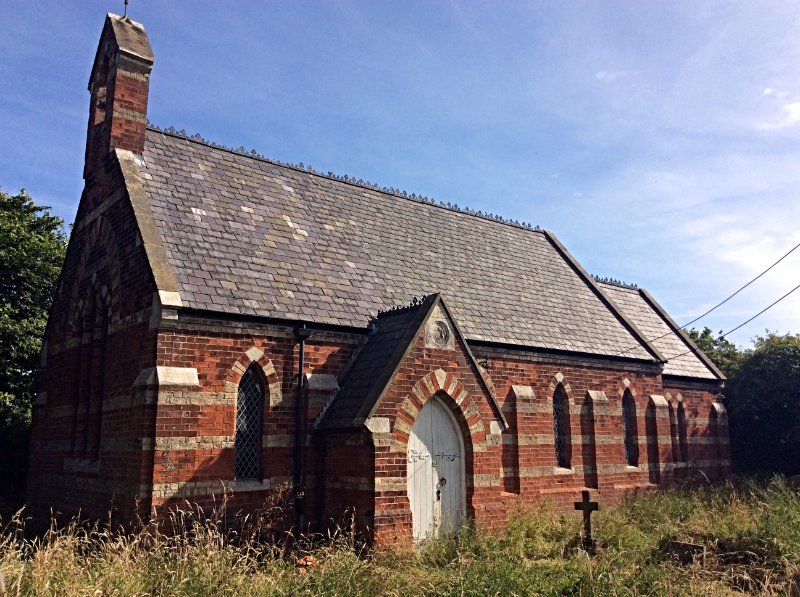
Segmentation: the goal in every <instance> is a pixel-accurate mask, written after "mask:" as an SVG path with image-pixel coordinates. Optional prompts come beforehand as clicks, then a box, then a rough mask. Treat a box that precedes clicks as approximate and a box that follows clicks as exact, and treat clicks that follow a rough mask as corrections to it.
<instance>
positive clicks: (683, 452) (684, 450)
mask: <svg viewBox="0 0 800 597" xmlns="http://www.w3.org/2000/svg"><path fill="white" fill-rule="evenodd" d="M678 445H679V446H680V458H681V462H686V461H687V460H689V446H688V445H687V441H686V411H685V410H684V409H683V404H679V405H678Z"/></svg>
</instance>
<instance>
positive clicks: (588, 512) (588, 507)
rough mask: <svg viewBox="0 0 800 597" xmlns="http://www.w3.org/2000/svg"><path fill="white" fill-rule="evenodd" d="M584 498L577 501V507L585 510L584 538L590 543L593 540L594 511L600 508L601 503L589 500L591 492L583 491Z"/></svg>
mask: <svg viewBox="0 0 800 597" xmlns="http://www.w3.org/2000/svg"><path fill="white" fill-rule="evenodd" d="M581 495H582V496H583V499H582V500H581V501H580V502H575V509H576V510H582V511H583V540H584V542H585V543H586V544H587V545H588V544H591V542H592V512H595V511H599V510H600V504H598V503H597V502H590V501H589V492H588V491H585V490H584V491H582V492H581Z"/></svg>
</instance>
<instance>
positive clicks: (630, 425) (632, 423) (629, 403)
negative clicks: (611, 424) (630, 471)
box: [622, 391, 639, 466]
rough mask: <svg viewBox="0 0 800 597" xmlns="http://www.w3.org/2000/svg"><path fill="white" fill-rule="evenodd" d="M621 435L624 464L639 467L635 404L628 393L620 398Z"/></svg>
mask: <svg viewBox="0 0 800 597" xmlns="http://www.w3.org/2000/svg"><path fill="white" fill-rule="evenodd" d="M622 435H623V438H624V442H625V462H627V463H628V466H638V465H639V437H638V435H639V434H638V432H637V429H636V402H634V400H633V395H632V394H631V393H630V391H626V392H625V394H624V395H623V396H622Z"/></svg>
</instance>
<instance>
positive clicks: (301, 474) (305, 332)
mask: <svg viewBox="0 0 800 597" xmlns="http://www.w3.org/2000/svg"><path fill="white" fill-rule="evenodd" d="M294 333H295V336H296V337H297V340H298V342H300V363H299V366H298V373H297V408H296V411H297V413H296V414H297V419H296V422H295V429H296V433H295V443H294V497H295V508H296V510H297V531H298V533H302V532H303V531H304V529H305V526H306V512H305V504H304V502H305V496H304V495H303V494H304V493H305V483H306V478H305V462H304V459H305V456H304V452H305V445H306V441H305V440H306V434H305V421H306V409H305V395H304V393H303V367H304V366H305V352H306V340H308V337H309V336H310V335H311V330H309V329H306V324H303V327H299V328H296V329H295V331H294Z"/></svg>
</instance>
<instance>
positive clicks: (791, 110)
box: [756, 102, 800, 131]
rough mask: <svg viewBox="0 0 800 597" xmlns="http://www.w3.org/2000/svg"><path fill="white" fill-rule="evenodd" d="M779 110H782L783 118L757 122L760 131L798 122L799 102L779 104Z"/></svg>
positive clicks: (799, 115)
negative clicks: (777, 120) (775, 120)
mask: <svg viewBox="0 0 800 597" xmlns="http://www.w3.org/2000/svg"><path fill="white" fill-rule="evenodd" d="M781 110H782V111H783V113H784V114H783V120H780V121H779V122H771V123H770V122H765V123H762V124H759V125H758V127H756V128H758V129H759V130H761V131H767V130H770V129H782V128H786V127H790V126H794V125H796V124H797V123H798V122H800V102H792V103H791V104H784V105H783V106H781Z"/></svg>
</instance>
